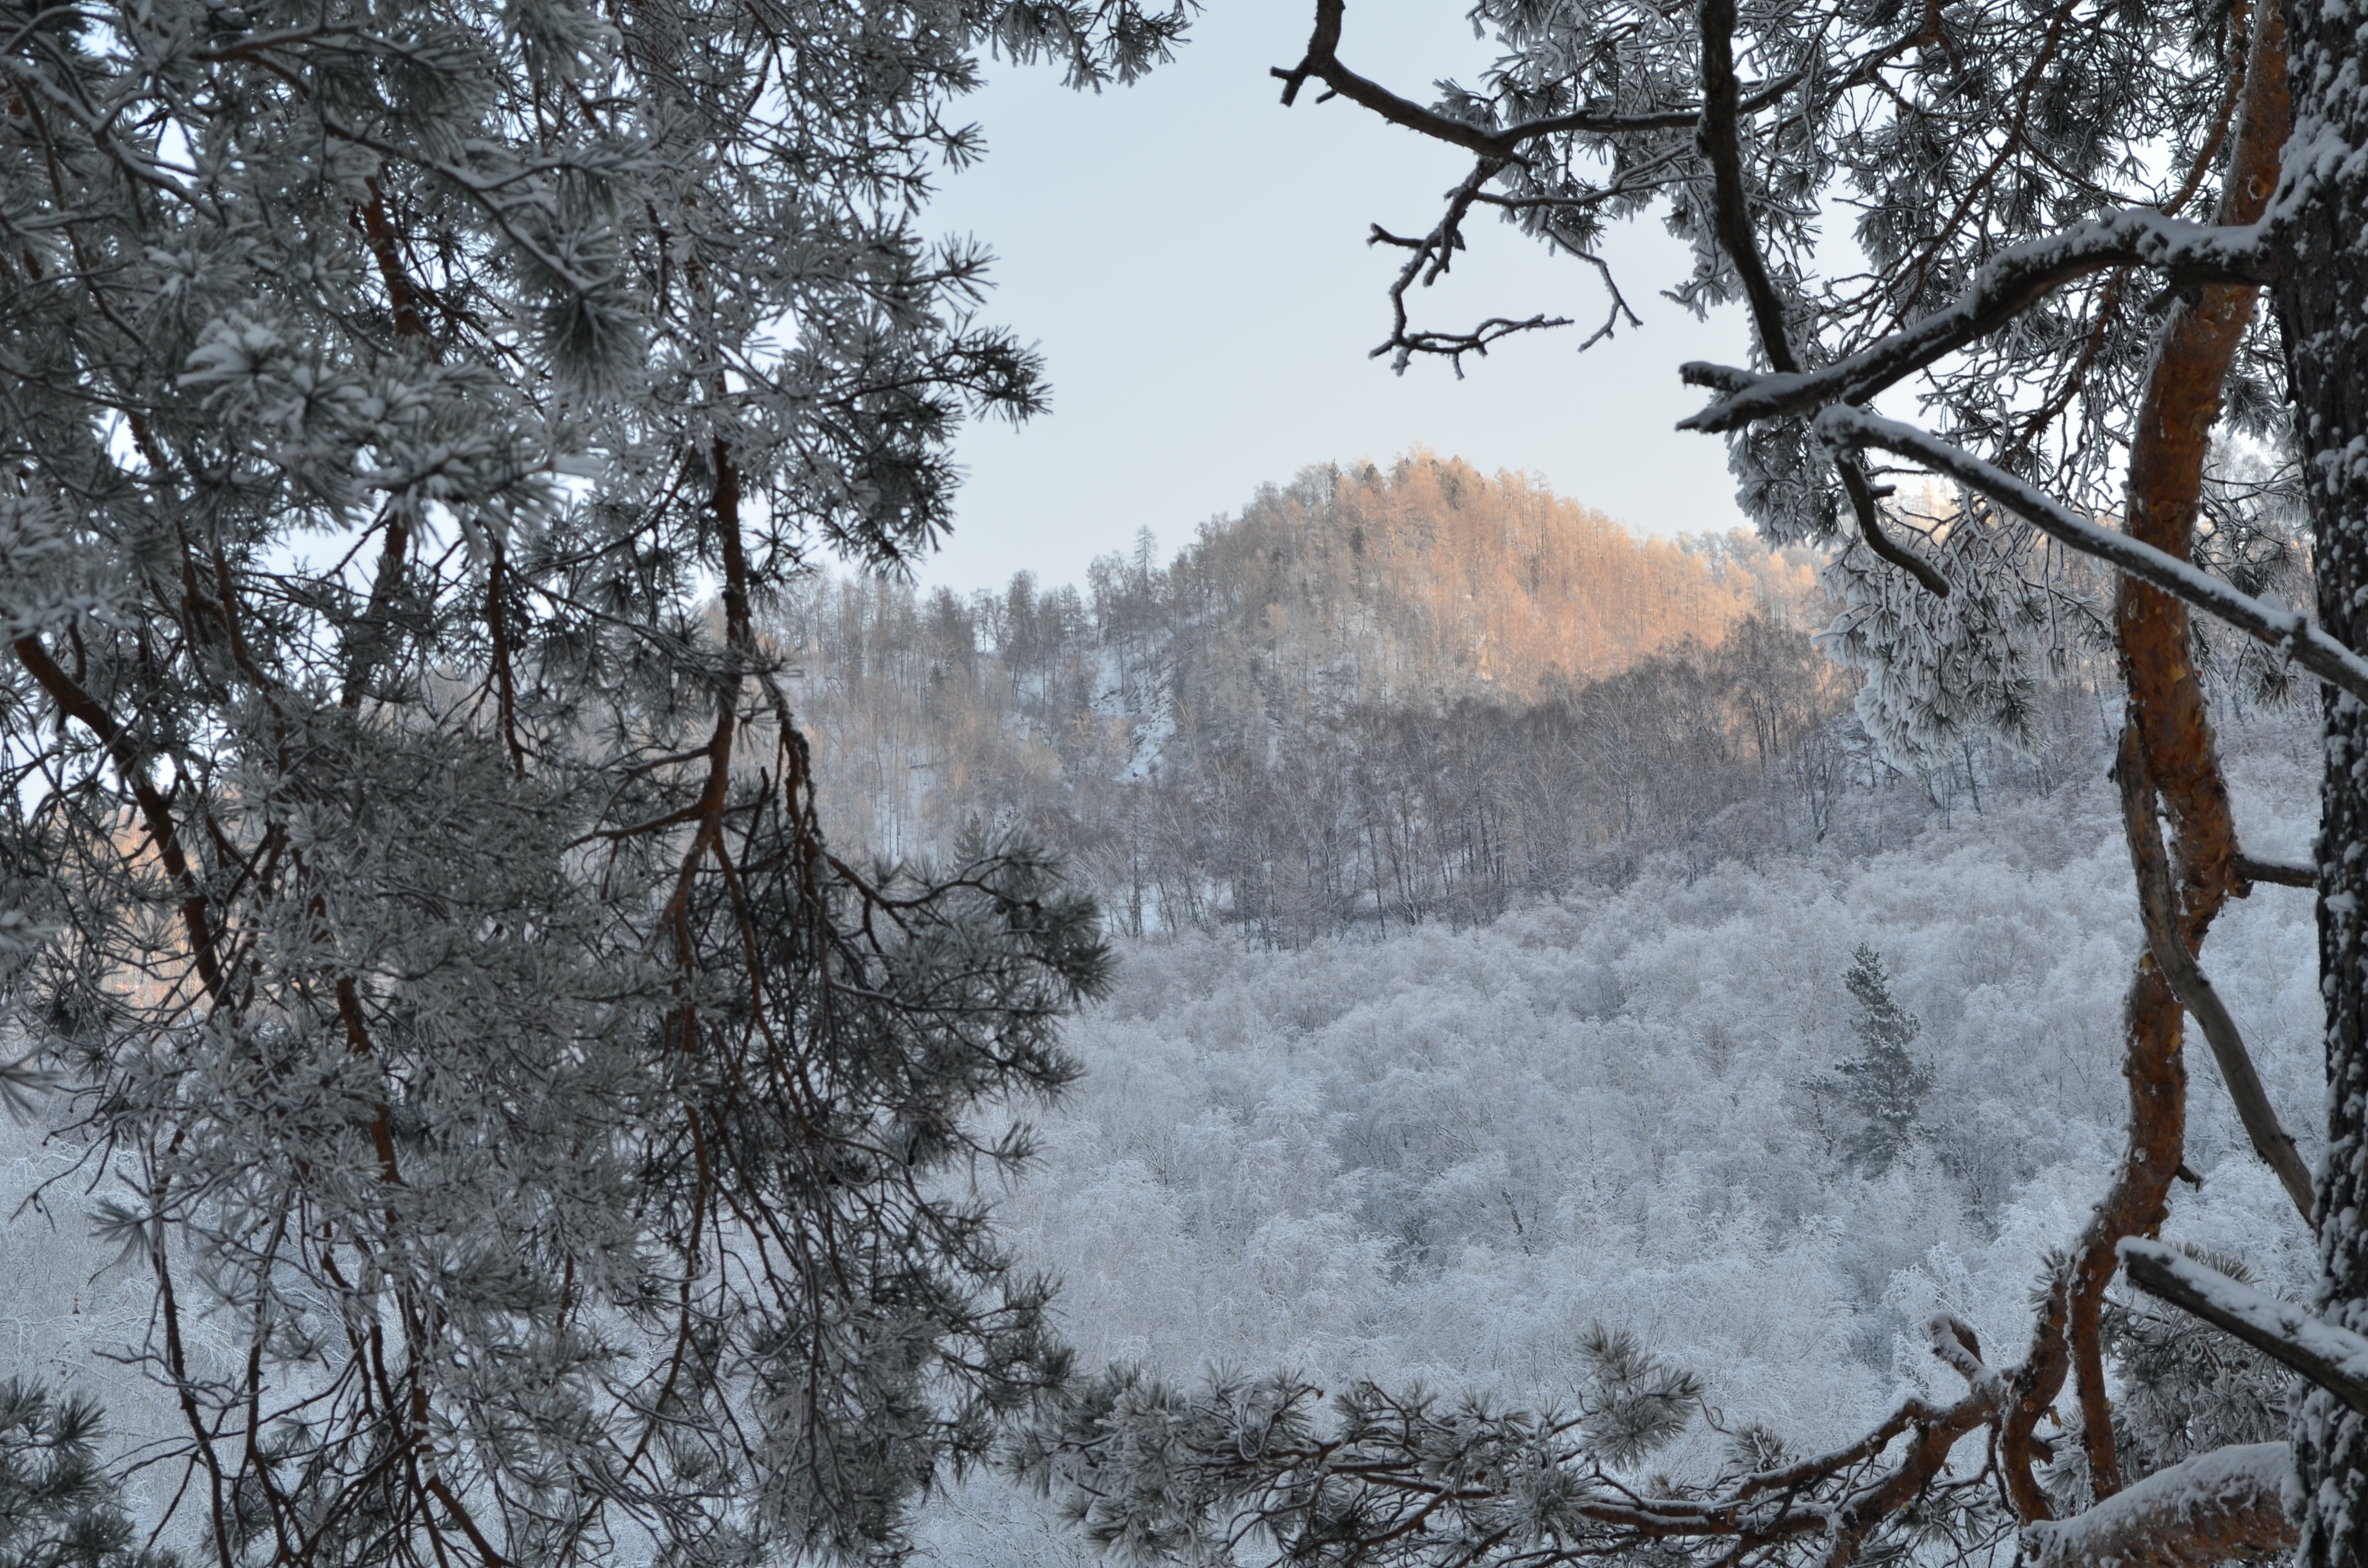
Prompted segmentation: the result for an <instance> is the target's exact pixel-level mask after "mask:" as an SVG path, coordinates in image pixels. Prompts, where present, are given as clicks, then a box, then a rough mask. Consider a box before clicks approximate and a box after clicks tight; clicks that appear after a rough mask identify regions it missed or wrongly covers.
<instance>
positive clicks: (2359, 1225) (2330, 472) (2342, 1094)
mask: <svg viewBox="0 0 2368 1568" xmlns="http://www.w3.org/2000/svg"><path fill="white" fill-rule="evenodd" d="M2285 13H2286V28H2287V33H2288V37H2289V46H2290V49H2291V51H2292V57H2293V62H2294V69H2293V77H2294V140H2293V143H2292V145H2291V146H2290V147H2289V148H2288V150H2287V155H2286V174H2285V179H2286V187H2285V188H2284V189H2283V190H2282V191H2281V192H2280V194H2279V199H2278V206H2279V208H2280V209H2281V210H2283V212H2284V213H2285V214H2286V216H2285V221H2284V224H2283V230H2282V233H2281V238H2282V240H2283V257H2282V260H2283V267H2282V270H2281V276H2280V279H2279V282H2278V286H2277V294H2278V307H2279V311H2280V313H2281V315H2282V316H2283V321H2284V325H2285V333H2286V360H2287V366H2288V370H2289V373H2290V374H2291V376H2292V378H2293V387H2294V414H2295V419H2294V423H2295V428H2296V435H2297V437H2298V439H2299V442H2300V445H2301V448H2302V454H2303V460H2304V469H2305V481H2306V483H2305V489H2306V491H2307V494H2308V496H2309V506H2310V517H2311V522H2312V526H2313V528H2314V531H2315V533H2316V536H2317V561H2316V565H2317V573H2318V609H2319V616H2320V619H2321V620H2322V622H2323V623H2324V625H2325V626H2326V629H2327V630H2328V631H2329V632H2331V633H2332V634H2334V635H2335V636H2337V637H2339V638H2340V639H2342V640H2343V641H2345V642H2349V643H2351V645H2353V646H2354V647H2357V646H2359V645H2361V643H2362V642H2363V640H2368V249H2363V247H2362V244H2361V236H2362V234H2368V155H2363V153H2362V151H2361V149H2362V148H2363V147H2368V86H2363V85H2362V81H2361V72H2362V69H2363V66H2368V35H2363V34H2362V32H2361V31H2359V30H2358V20H2357V15H2356V12H2355V11H2354V10H2353V9H2352V8H2351V7H2350V6H2346V5H2344V4H2342V3H2341V0H2329V3H2326V4H2312V3H2311V0H2287V3H2286V6H2285ZM2323 700H2324V702H2325V706H2326V714H2327V756H2326V775H2325V782H2324V786H2323V796H2322V809H2323V812H2324V815H2323V817H2322V820H2321V824H2320V828H2319V838H2318V862H2319V915H2318V920H2319V958H2320V966H2321V968H2320V973H2321V976H2322V979H2321V982H2320V983H2321V986H2322V989H2323V991H2324V993H2325V996H2326V1001H2327V1075H2328V1155H2327V1161H2326V1164H2325V1165H2324V1167H2323V1168H2322V1169H2321V1171H2320V1173H2319V1189H2318V1212H2319V1213H2321V1214H2322V1215H2325V1216H2326V1217H2327V1218H2326V1222H2325V1224H2324V1225H2323V1226H2322V1228H2321V1230H2320V1233H2319V1254H2320V1259H2321V1263H2322V1266H2323V1268H2322V1274H2321V1278H2320V1281H2319V1293H2318V1301H2317V1305H2318V1307H2319V1309H2320V1311H2321V1312H2323V1313H2324V1314H2325V1315H2326V1316H2328V1318H2330V1319H2332V1320H2333V1321H2335V1322H2337V1323H2340V1324H2343V1325H2344V1326H2346V1327H2349V1328H2351V1329H2355V1330H2359V1329H2368V1223H2363V1221H2362V1205H2363V1204H2368V944H2364V943H2363V935H2368V933H2364V932H2363V927H2362V920H2361V914H2362V910H2361V900H2362V894H2363V893H2368V860H2363V859H2362V858H2361V857H2360V855H2359V854H2358V853H2357V850H2358V848H2359V846H2361V844H2362V840H2363V839H2368V708H2363V707H2362V704H2361V702H2360V701H2359V699H2356V698H2353V697H2350V696H2346V695H2341V694H2336V693H2330V694H2328V696H2327V697H2326V698H2325V699H2323ZM2294 1467H2295V1471H2296V1479H2297V1483H2298V1484H2299V1486H2300V1488H2301V1501H2302V1506H2303V1517H2302V1527H2303V1539H2302V1544H2301V1547H2300V1548H2299V1550H2298V1551H2297V1552H2296V1555H2295V1562H2297V1563H2298V1564H2300V1565H2301V1568H2350V1565H2351V1564H2355V1563H2360V1562H2368V1539H2363V1528H2362V1527H2363V1525H2368V1517H2363V1515H2362V1508H2363V1506H2368V1418H2363V1417H2362V1416H2361V1415H2358V1414H2356V1413H2354V1412H2352V1411H2351V1410H2350V1409H2349V1408H2348V1407H2347V1406H2345V1405H2344V1404H2343V1403H2340V1401H2338V1400H2337V1399H2336V1398H2335V1397H2334V1396H2333V1395H2331V1394H2328V1393H2327V1392H2313V1393H2312V1395H2311V1396H2310V1398H2309V1400H2308V1401H2307V1402H2306V1403H2305V1404H2304V1406H2303V1408H2302V1412H2301V1415H2299V1416H2298V1417H2297V1419H2296V1422H2295V1426H2294Z"/></svg>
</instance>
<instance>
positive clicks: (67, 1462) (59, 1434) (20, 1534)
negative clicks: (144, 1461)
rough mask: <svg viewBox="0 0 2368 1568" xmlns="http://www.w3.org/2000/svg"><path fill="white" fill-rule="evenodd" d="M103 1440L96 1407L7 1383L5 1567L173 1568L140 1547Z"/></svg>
mask: <svg viewBox="0 0 2368 1568" xmlns="http://www.w3.org/2000/svg"><path fill="white" fill-rule="evenodd" d="M99 1434H100V1422H99V1415H98V1409H97V1406H96V1405H95V1404H93V1403H91V1402H90V1401H88V1400H86V1399H78V1398H71V1397H68V1398H60V1397H59V1396H58V1395H57V1394H55V1393H53V1392H51V1391H50V1390H48V1389H45V1388H41V1387H40V1386H38V1385H36V1384H32V1383H28V1382H25V1381H22V1380H19V1379H15V1378H11V1379H10V1380H8V1381H6V1382H5V1383H0V1568H174V1559H173V1557H172V1555H171V1554H170V1553H168V1552H158V1551H151V1550H148V1549H146V1548H143V1547H142V1546H140V1545H138V1544H136V1542H137V1537H136V1534H135V1532H134V1530H133V1528H132V1524H131V1517H129V1516H128V1515H127V1514H126V1513H125V1512H124V1510H123V1506H122V1499H121V1496H120V1488H119V1487H118V1485H117V1484H116V1483H115V1480H114V1478H113V1477H112V1476H111V1475H109V1474H108V1470H107V1467H106V1464H105V1462H104V1460H103V1459H102V1457H101V1455H100V1454H99V1451H98V1446H97V1438H98V1437H99Z"/></svg>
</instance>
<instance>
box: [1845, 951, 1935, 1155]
mask: <svg viewBox="0 0 2368 1568" xmlns="http://www.w3.org/2000/svg"><path fill="white" fill-rule="evenodd" d="M1842 983H1843V984H1844V985H1846V986H1848V987H1849V988H1850V995H1851V997H1852V998H1853V999H1854V1000H1855V1001H1856V1002H1857V1003H1858V1008H1859V1016H1858V1017H1856V1018H1854V1019H1852V1020H1851V1022H1850V1035H1851V1038H1852V1039H1854V1040H1856V1041H1857V1042H1858V1050H1857V1051H1856V1052H1855V1053H1853V1054H1852V1055H1850V1056H1847V1057H1845V1058H1843V1059H1842V1060H1841V1061H1839V1062H1835V1063H1834V1074H1835V1075H1834V1076H1833V1077H1830V1078H1827V1079H1825V1080H1823V1081H1822V1082H1821V1083H1820V1085H1819V1087H1820V1088H1822V1089H1824V1090H1826V1091H1827V1092H1828V1093H1831V1094H1832V1095H1833V1096H1834V1097H1835V1098H1836V1099H1837V1100H1839V1102H1840V1104H1841V1106H1842V1108H1843V1109H1845V1110H1846V1111H1848V1112H1849V1114H1850V1117H1851V1118H1852V1119H1854V1120H1855V1121H1856V1123H1857V1125H1856V1126H1855V1127H1853V1128H1852V1129H1851V1130H1850V1131H1849V1132H1848V1133H1847V1134H1845V1136H1844V1138H1843V1140H1842V1150H1843V1153H1844V1154H1845V1155H1846V1156H1847V1157H1848V1158H1849V1160H1850V1163H1851V1164H1852V1165H1856V1166H1857V1167H1858V1168H1859V1169H1861V1170H1862V1171H1864V1172H1866V1173H1867V1174H1868V1175H1870V1176H1880V1175H1881V1174H1882V1173H1883V1172H1884V1171H1886V1170H1888V1169H1890V1168H1891V1164H1892V1162H1893V1161H1895V1160H1896V1159H1898V1158H1899V1156H1900V1155H1902V1154H1904V1153H1907V1148H1908V1145H1909V1144H1911V1143H1912V1142H1915V1140H1916V1131H1917V1118H1918V1115H1920V1114H1921V1113H1922V1111H1923V1108H1924V1100H1925V1096H1928V1095H1930V1093H1931V1092H1932V1064H1931V1063H1930V1062H1926V1061H1924V1060H1922V1059H1921V1058H1919V1057H1918V1056H1916V1055H1915V1054H1914V1053H1913V1052H1912V1051H1911V1050H1910V1048H1911V1047H1913V1046H1914V1045H1915V1043H1916V1037H1917V1036H1918V1035H1919V1034H1921V1033H1922V1032H1923V1029H1924V1024H1923V1021H1922V1020H1921V1019H1919V1018H1918V1017H1917V1016H1916V1015H1915V1014H1913V1013H1911V1012H1909V1011H1908V1010H1907V1008H1905V1007H1902V1006H1900V1005H1899V1003H1898V1000H1897V999H1896V998H1895V997H1894V996H1893V995H1892V994H1891V981H1890V977H1889V976H1887V975H1885V974H1884V971H1883V955H1882V954H1881V953H1878V952H1876V951H1875V950H1874V949H1873V948H1871V947H1868V946H1867V945H1866V944H1865V943H1863V942H1861V943H1860V944H1859V946H1858V949H1857V950H1856V951H1855V952H1853V953H1851V954H1850V972H1849V973H1847V974H1845V975H1843V976H1842Z"/></svg>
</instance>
